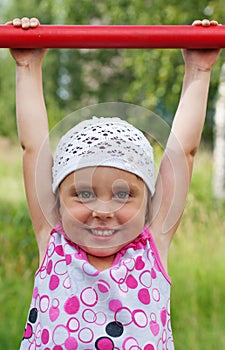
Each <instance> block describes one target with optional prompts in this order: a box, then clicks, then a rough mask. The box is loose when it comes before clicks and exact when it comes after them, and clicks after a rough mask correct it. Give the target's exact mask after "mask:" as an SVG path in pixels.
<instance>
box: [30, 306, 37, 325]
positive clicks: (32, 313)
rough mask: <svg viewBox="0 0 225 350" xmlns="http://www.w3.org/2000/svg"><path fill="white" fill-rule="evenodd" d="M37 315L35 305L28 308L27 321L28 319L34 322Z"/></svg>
mask: <svg viewBox="0 0 225 350" xmlns="http://www.w3.org/2000/svg"><path fill="white" fill-rule="evenodd" d="M37 315H38V311H37V309H36V308H35V307H34V308H33V309H31V310H30V313H29V321H30V323H35V322H36V320H37Z"/></svg>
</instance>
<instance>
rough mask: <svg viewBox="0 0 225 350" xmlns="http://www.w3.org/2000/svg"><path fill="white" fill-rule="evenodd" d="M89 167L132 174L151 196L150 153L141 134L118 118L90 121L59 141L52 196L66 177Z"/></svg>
mask: <svg viewBox="0 0 225 350" xmlns="http://www.w3.org/2000/svg"><path fill="white" fill-rule="evenodd" d="M90 166H109V167H114V168H119V169H122V170H125V171H128V172H130V173H133V174H135V175H137V176H139V177H140V178H141V179H142V180H143V181H144V182H145V184H146V185H147V187H148V189H149V191H150V193H151V195H153V194H154V191H155V181H154V155H153V149H152V147H151V145H150V143H149V141H148V140H147V138H146V137H145V136H144V135H143V133H142V132H141V131H140V130H138V129H136V128H135V127H134V126H132V125H131V124H129V123H127V122H126V121H124V120H121V119H120V118H114V117H113V118H109V117H108V118H102V117H101V118H97V117H93V118H92V119H89V120H85V121H83V122H81V123H79V124H77V125H76V126H75V127H73V128H72V129H71V130H69V131H68V132H67V133H66V134H65V135H64V136H63V137H62V138H61V140H60V141H59V143H58V145H57V147H56V151H55V157H54V164H53V184H52V189H53V192H54V193H55V192H56V191H57V189H58V187H59V185H60V183H61V182H62V180H63V179H65V177H66V176H67V175H69V174H70V173H72V172H73V171H75V170H78V169H82V168H86V167H90Z"/></svg>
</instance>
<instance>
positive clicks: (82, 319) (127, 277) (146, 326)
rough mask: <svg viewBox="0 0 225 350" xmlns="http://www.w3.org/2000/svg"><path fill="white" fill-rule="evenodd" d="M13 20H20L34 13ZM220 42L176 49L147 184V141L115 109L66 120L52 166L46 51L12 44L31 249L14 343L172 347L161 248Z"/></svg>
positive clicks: (183, 186) (181, 198)
mask: <svg viewBox="0 0 225 350" xmlns="http://www.w3.org/2000/svg"><path fill="white" fill-rule="evenodd" d="M194 24H195V25H203V26H210V25H217V22H215V21H211V22H209V21H207V20H204V21H196V22H194ZM13 25H14V26H21V27H22V28H29V27H35V26H37V25H38V21H37V20H36V19H31V20H29V19H28V18H23V19H22V20H20V19H16V20H14V21H13ZM205 30H207V29H205ZM219 51H220V50H217V49H212V50H182V52H183V57H184V61H185V75H184V82H183V89H182V94H181V99H180V103H179V106H178V109H177V112H176V115H175V118H174V121H173V125H172V130H171V133H170V136H169V138H168V142H167V146H166V149H165V152H164V156H163V159H162V162H161V166H160V169H159V174H158V177H157V180H156V183H155V182H154V159H153V152H152V148H151V146H150V144H149V142H148V141H147V139H146V138H145V137H144V135H143V134H142V133H141V132H140V131H139V130H137V129H136V128H134V127H133V126H132V125H130V124H128V123H127V122H125V121H123V120H121V119H119V118H108V117H106V118H97V117H94V118H92V119H90V120H86V121H84V122H81V123H80V124H78V125H76V126H74V127H73V128H72V129H71V130H70V131H69V132H68V133H67V134H66V135H65V136H64V137H63V138H62V139H61V140H60V142H59V144H58V146H57V148H56V153H55V157H54V162H53V170H52V155H51V151H50V146H49V138H48V122H47V115H46V109H45V104H44V99H43V93H42V73H41V63H42V58H43V56H44V54H45V50H40V49H34V50H16V49H13V50H11V53H12V55H13V57H14V59H15V61H16V67H17V122H18V131H19V138H20V142H21V145H22V147H23V150H24V156H23V165H24V179H25V187H26V195H27V200H28V205H29V210H30V215H31V219H32V223H33V227H34V231H35V234H36V239H37V244H38V247H39V252H40V267H39V269H38V270H37V272H36V274H35V281H34V291H33V295H32V301H31V306H30V311H29V315H28V320H27V324H26V329H25V333H24V337H23V341H22V344H21V349H32V350H34V349H45V350H47V349H54V350H60V349H67V350H75V349H86V350H90V349H99V350H106V349H107V350H110V349H117V350H122V349H123V350H138V349H140V350H159V349H167V350H172V349H174V344H173V337H172V331H171V319H170V285H171V281H170V277H169V276H168V273H167V258H168V250H169V246H170V243H171V241H172V238H173V235H174V233H175V231H176V229H177V227H178V224H179V222H180V218H181V216H182V212H183V209H184V206H185V200H186V197H187V192H188V188H189V184H190V180H191V174H192V167H193V160H194V156H195V154H196V151H197V148H198V146H199V142H200V138H201V133H202V128H203V125H204V120H205V114H206V105H207V96H208V88H209V82H210V72H211V68H212V66H213V64H214V63H215V61H216V59H217V57H218V55H219ZM106 116H107V111H106ZM100 117H101V116H100ZM137 119H138V115H137ZM52 179H53V180H52ZM52 181H53V182H52Z"/></svg>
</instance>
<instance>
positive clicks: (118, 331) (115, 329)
mask: <svg viewBox="0 0 225 350" xmlns="http://www.w3.org/2000/svg"><path fill="white" fill-rule="evenodd" d="M105 330H106V333H107V334H108V335H110V336H111V337H120V336H121V335H122V334H123V326H122V324H121V323H120V322H110V323H108V324H107V326H106V328H105Z"/></svg>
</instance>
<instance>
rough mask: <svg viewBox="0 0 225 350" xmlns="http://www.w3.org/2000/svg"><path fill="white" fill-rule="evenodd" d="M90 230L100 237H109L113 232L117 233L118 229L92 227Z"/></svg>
mask: <svg viewBox="0 0 225 350" xmlns="http://www.w3.org/2000/svg"><path fill="white" fill-rule="evenodd" d="M90 232H91V233H92V234H93V235H94V236H98V237H109V236H112V235H113V234H115V232H116V230H106V229H105V230H104V229H101V230H100V229H91V230H90Z"/></svg>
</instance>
